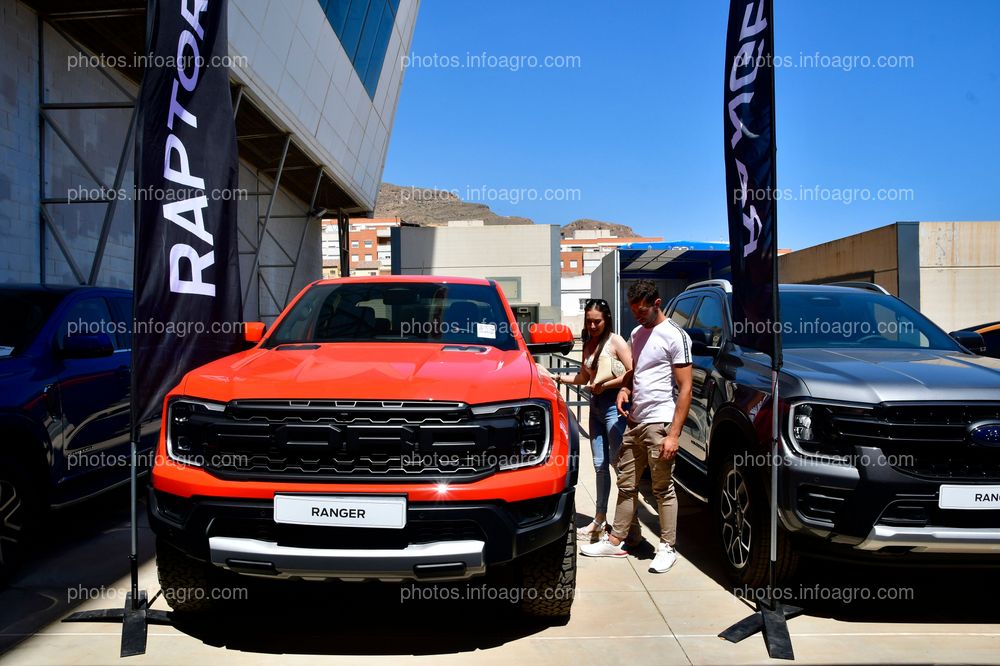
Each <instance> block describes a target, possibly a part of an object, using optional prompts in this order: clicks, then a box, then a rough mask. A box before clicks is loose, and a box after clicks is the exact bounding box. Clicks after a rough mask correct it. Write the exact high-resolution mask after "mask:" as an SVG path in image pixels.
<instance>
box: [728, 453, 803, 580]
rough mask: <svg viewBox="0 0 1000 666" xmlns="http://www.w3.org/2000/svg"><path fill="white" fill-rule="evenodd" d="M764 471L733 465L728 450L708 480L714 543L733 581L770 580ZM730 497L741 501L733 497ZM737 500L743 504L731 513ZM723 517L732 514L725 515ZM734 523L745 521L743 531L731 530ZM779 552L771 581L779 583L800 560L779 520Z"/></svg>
mask: <svg viewBox="0 0 1000 666" xmlns="http://www.w3.org/2000/svg"><path fill="white" fill-rule="evenodd" d="M767 473H768V470H766V469H753V468H748V467H745V466H743V465H737V464H736V458H735V456H734V455H733V454H732V453H728V454H727V455H726V457H725V459H724V460H723V461H722V464H721V465H720V466H719V467H718V473H717V474H716V475H715V478H714V483H713V484H712V498H711V511H712V520H713V522H714V523H715V537H716V543H717V545H718V549H719V554H720V556H721V558H722V563H723V566H724V567H725V569H726V573H727V574H728V575H729V577H730V579H731V580H732V581H733V582H734V583H735V584H737V585H743V586H746V587H755V588H759V587H764V586H766V585H767V584H768V583H769V580H768V578H769V576H768V564H769V561H770V557H771V550H770V549H771V530H770V522H769V521H770V511H771V507H770V501H769V498H768V494H767V486H766V485H765V480H764V475H765V474H767ZM734 496H735V498H738V499H739V502H735V501H734V499H735V498H734ZM737 503H739V504H740V505H741V507H740V509H739V511H738V512H736V513H734V511H735V509H736V507H735V504H737ZM735 515H740V516H742V520H739V521H737V520H736V519H735V518H734V516H735ZM727 516H730V518H731V519H730V520H727ZM736 522H739V523H740V524H742V525H743V531H742V533H741V532H737V531H735V528H734V523H736ZM777 556H778V557H777V562H776V563H775V570H774V584H775V585H781V584H783V583H785V582H787V581H788V580H789V579H791V578H792V576H793V575H794V574H795V571H796V570H797V569H798V563H799V561H798V555H797V554H796V553H795V552H794V551H793V550H792V545H791V542H790V540H789V538H788V534H787V533H786V532H785V530H784V528H783V527H782V526H781V525H780V524H779V525H778V550H777Z"/></svg>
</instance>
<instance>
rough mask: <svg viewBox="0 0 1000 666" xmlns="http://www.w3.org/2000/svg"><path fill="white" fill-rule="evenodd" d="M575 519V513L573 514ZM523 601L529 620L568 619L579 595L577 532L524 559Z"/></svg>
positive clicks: (568, 530)
mask: <svg viewBox="0 0 1000 666" xmlns="http://www.w3.org/2000/svg"><path fill="white" fill-rule="evenodd" d="M571 515H572V512H571ZM520 568H521V580H522V584H523V586H524V590H522V592H523V594H524V597H523V598H522V600H521V612H522V613H523V614H524V615H527V616H529V617H536V618H551V619H560V618H561V619H566V618H568V617H569V614H570V609H571V607H572V606H573V598H574V596H575V595H576V530H575V529H574V527H573V525H572V524H570V525H568V526H567V529H566V535H565V537H563V538H561V539H558V540H556V541H553V542H552V543H550V544H549V545H547V546H543V547H542V548H539V549H538V550H536V551H533V552H531V553H529V554H527V555H525V556H524V557H523V558H522V559H521V563H520Z"/></svg>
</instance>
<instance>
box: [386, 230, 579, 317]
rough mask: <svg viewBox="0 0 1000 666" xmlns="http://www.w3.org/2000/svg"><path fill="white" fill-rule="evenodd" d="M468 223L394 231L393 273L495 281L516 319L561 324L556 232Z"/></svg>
mask: <svg viewBox="0 0 1000 666" xmlns="http://www.w3.org/2000/svg"><path fill="white" fill-rule="evenodd" d="M467 222H468V221H465V222H463V223H462V224H461V225H451V224H449V226H446V227H410V226H401V227H397V228H395V229H393V230H392V273H393V274H394V275H453V276H457V277H479V278H487V279H490V280H496V281H497V283H498V284H499V285H500V286H501V287H502V288H503V290H504V294H505V295H506V297H507V300H508V301H509V302H510V304H511V306H512V307H514V312H515V315H518V319H521V320H523V321H526V320H528V319H529V318H530V319H531V321H537V322H558V321H560V320H561V317H562V314H561V311H560V307H559V306H560V285H559V227H558V226H556V225H541V224H514V225H489V226H485V225H483V224H482V222H480V223H479V224H478V225H474V224H468V223H467Z"/></svg>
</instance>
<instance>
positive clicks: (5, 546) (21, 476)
mask: <svg viewBox="0 0 1000 666" xmlns="http://www.w3.org/2000/svg"><path fill="white" fill-rule="evenodd" d="M36 485H37V484H35V483H33V482H32V477H31V475H30V474H29V473H28V469H27V468H26V467H25V466H24V465H23V464H22V462H21V461H20V460H19V459H17V458H14V457H11V456H0V582H3V581H5V580H7V578H9V577H10V575H11V573H13V572H14V570H15V569H17V567H18V566H19V565H20V564H21V563H22V562H23V561H24V557H25V554H26V553H27V550H28V548H29V546H30V545H31V544H32V542H33V540H34V537H35V535H36V534H37V533H38V526H39V523H40V519H41V515H42V501H41V497H40V496H39V493H38V491H37V488H36Z"/></svg>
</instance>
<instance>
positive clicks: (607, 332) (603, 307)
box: [580, 298, 614, 373]
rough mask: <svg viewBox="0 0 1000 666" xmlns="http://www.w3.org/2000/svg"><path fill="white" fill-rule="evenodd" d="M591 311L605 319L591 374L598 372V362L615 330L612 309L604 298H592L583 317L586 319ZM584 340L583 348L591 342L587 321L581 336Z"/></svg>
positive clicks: (586, 305)
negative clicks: (612, 330)
mask: <svg viewBox="0 0 1000 666" xmlns="http://www.w3.org/2000/svg"><path fill="white" fill-rule="evenodd" d="M591 310H597V311H598V312H600V313H601V317H602V318H603V319H604V333H602V334H601V338H600V340H598V342H597V349H596V350H595V351H594V360H593V361H592V362H591V364H590V370H591V372H595V373H596V372H597V360H598V359H599V358H600V357H601V353H602V352H603V351H604V345H606V344H607V343H608V339H609V338H610V337H611V329H613V328H614V318H613V317H612V316H611V308H610V307H608V302H607V301H606V300H604V299H603V298H592V299H590V300H589V301H587V302H586V303H585V304H584V306H583V316H584V317H586V316H587V313H588V312H590V311H591ZM580 337H581V338H582V339H583V346H584V347H586V346H587V343H588V342H590V333H589V332H588V331H587V324H586V320H585V321H584V325H583V333H581V334H580Z"/></svg>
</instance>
